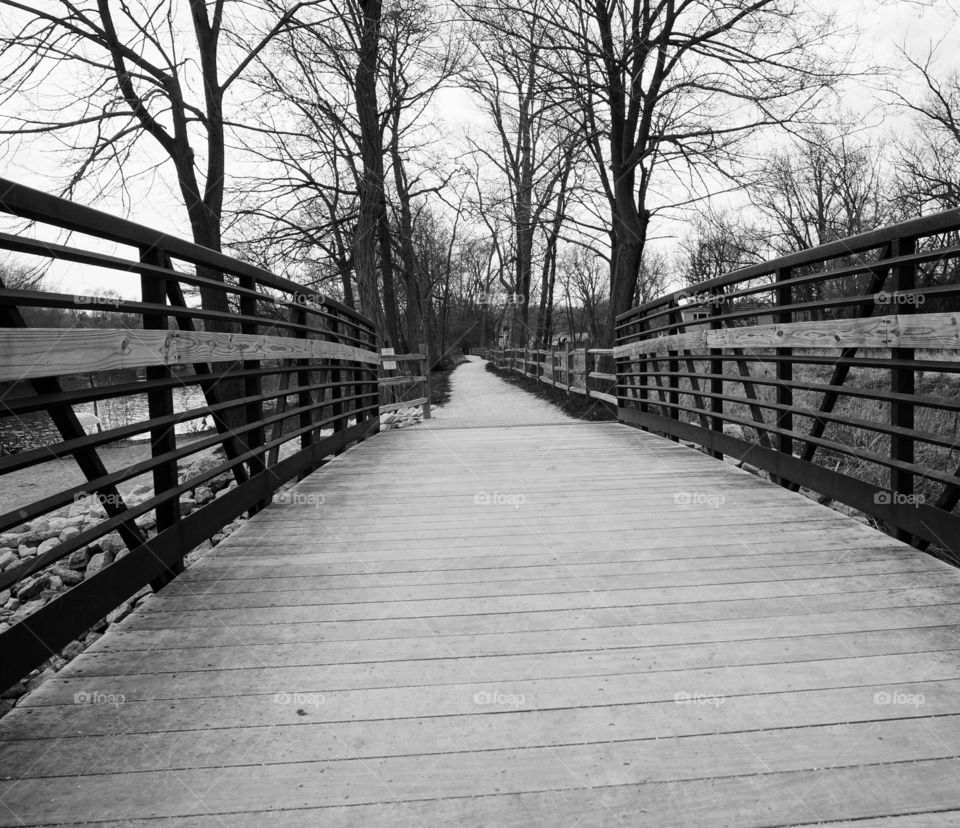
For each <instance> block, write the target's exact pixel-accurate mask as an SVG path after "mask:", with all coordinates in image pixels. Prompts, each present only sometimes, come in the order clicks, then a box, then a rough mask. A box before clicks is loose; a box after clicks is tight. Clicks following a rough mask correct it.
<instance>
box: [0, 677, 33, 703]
mask: <svg viewBox="0 0 960 828" xmlns="http://www.w3.org/2000/svg"><path fill="white" fill-rule="evenodd" d="M26 692H27V684H26V682H25V681H23V680H21V681H18V682H17V683H16V684H11V685H10V686H9V687H8V688H7V689H6V690H4V691H3V692H2V693H0V699H19V698H20V697H21V696H22V695H23V694H24V693H26Z"/></svg>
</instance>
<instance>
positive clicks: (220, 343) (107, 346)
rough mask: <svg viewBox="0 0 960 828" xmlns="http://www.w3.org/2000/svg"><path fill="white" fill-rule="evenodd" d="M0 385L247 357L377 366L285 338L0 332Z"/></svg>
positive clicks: (364, 354) (370, 357) (353, 353)
mask: <svg viewBox="0 0 960 828" xmlns="http://www.w3.org/2000/svg"><path fill="white" fill-rule="evenodd" d="M0 353H2V354H3V355H4V362H3V364H0V381H12V382H16V381H18V380H23V379H29V378H31V377H42V376H45V375H47V374H49V373H50V369H51V366H56V369H57V373H58V374H86V373H89V372H90V371H107V370H115V369H121V368H142V367H145V366H150V365H167V366H174V365H190V364H192V363H194V362H228V361H238V360H239V361H242V360H247V359H343V360H351V361H356V362H363V363H367V364H371V365H378V364H379V361H380V360H379V357H378V355H377V353H376V352H375V351H368V350H365V349H363V348H357V347H354V346H352V345H341V344H340V343H337V342H325V341H321V340H313V339H299V338H293V337H284V336H257V335H253V334H232V333H211V332H205V331H204V332H199V331H198V332H193V331H145V330H140V329H123V328H119V329H98V328H91V329H82V330H81V329H61V328H22V329H18V330H17V329H0Z"/></svg>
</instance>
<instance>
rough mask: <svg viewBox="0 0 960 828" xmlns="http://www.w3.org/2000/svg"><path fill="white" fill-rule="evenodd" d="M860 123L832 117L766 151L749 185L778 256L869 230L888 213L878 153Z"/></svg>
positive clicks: (881, 159) (879, 153)
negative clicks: (786, 144)
mask: <svg viewBox="0 0 960 828" xmlns="http://www.w3.org/2000/svg"><path fill="white" fill-rule="evenodd" d="M861 133H862V128H857V127H854V126H853V125H852V123H851V121H850V120H849V119H842V118H841V119H837V122H836V124H835V125H834V126H833V127H832V128H829V129H828V128H826V127H822V126H817V127H813V128H810V129H806V130H801V131H800V132H799V133H798V135H797V141H796V143H795V145H794V147H793V148H792V149H788V150H786V151H779V152H776V153H774V154H773V155H771V156H770V157H769V158H768V159H767V161H766V162H765V163H764V164H763V165H762V167H761V169H760V172H759V176H758V180H757V181H756V182H754V184H753V185H752V186H751V187H750V188H749V189H748V194H749V196H750V199H751V201H752V202H753V204H754V206H755V207H756V208H757V209H758V210H759V211H760V212H761V214H762V215H763V216H764V217H765V218H766V219H767V220H768V221H769V222H770V223H771V226H772V232H771V244H772V247H773V249H774V252H775V253H777V254H780V255H783V254H786V253H792V252H794V251H797V250H806V249H808V248H811V247H817V246H818V245H821V244H826V243H827V242H831V241H835V240H836V239H843V238H846V237H848V236H853V235H855V234H857V233H862V232H864V231H866V230H872V229H873V228H875V227H878V226H880V225H882V224H885V223H887V222H888V221H889V220H891V218H892V215H893V214H892V210H891V208H890V200H889V198H888V196H887V193H886V192H885V191H884V186H883V185H884V180H885V169H884V161H883V153H882V150H881V149H880V148H877V147H874V146H873V145H871V144H870V142H869V141H868V140H865V139H864V138H862V137H861Z"/></svg>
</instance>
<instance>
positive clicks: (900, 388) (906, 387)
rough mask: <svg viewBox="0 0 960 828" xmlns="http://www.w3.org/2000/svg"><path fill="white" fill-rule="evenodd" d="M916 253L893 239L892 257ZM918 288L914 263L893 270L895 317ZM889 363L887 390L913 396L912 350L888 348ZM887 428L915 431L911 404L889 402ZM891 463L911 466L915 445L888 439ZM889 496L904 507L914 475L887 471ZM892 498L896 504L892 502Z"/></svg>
mask: <svg viewBox="0 0 960 828" xmlns="http://www.w3.org/2000/svg"><path fill="white" fill-rule="evenodd" d="M916 251H917V244H916V240H915V239H912V238H905V239H896V240H895V241H894V242H893V246H892V249H891V255H892V256H893V257H894V258H896V257H898V256H910V255H912V254H913V253H916ZM916 287H917V266H916V264H914V263H913V262H910V263H908V264H901V265H897V266H896V267H895V268H894V269H893V290H894V294H893V296H894V300H895V301H894V303H893V307H894V309H895V311H896V312H897V313H898V314H901V313H903V314H908V313H912V312H913V310H914V307H915V303H914V302H912V301H901V299H903V300H906V299H907V298H913V297H904V296H901V295H900V294H902V292H904V291H912V290H915V289H916ZM890 359H891V361H892V363H893V364H892V367H891V369H890V390H891V391H892V392H893V393H894V394H905V395H908V396H911V397H912V396H913V395H914V394H915V393H916V382H915V376H914V369H913V367H912V366H907V365H904V364H903V363H909V362H912V361H913V359H914V349H913V348H891V350H890ZM890 425H892V426H893V427H894V428H900V429H905V430H912V429H913V428H914V408H913V402H912V401H906V402H899V401H897V400H890ZM890 459H891V460H897V461H900V462H902V463H913V462H914V441H913V437H910V436H908V435H906V434H891V435H890ZM890 492H891V501H892V502H899V503H907V502H909V499H910V498H911V497H912V496H913V493H914V475H913V472H910V471H906V470H904V469H890ZM894 498H895V500H894ZM895 536H896V538H897V539H898V540H902V541H906V542H908V543H909V542H910V541H911V539H912V535H911V534H910V533H909V532H907V531H905V530H903V529H897V530H896V532H895Z"/></svg>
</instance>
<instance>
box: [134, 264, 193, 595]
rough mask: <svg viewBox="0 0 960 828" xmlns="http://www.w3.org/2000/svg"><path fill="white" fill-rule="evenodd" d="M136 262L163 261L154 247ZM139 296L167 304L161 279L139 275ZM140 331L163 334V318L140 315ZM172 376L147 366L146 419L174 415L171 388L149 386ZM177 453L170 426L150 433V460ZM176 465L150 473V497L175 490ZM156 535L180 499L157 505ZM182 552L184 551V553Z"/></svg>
mask: <svg viewBox="0 0 960 828" xmlns="http://www.w3.org/2000/svg"><path fill="white" fill-rule="evenodd" d="M140 261H141V262H142V263H143V264H146V265H152V266H156V267H163V266H164V265H165V263H166V257H165V255H164V253H163V251H162V250H159V249H157V248H156V247H143V248H141V249H140ZM140 295H141V297H142V299H143V301H144V302H146V303H150V304H156V305H165V304H166V303H167V291H166V286H165V284H164V281H163V279H160V278H157V277H155V276H148V275H146V274H142V275H141V276H140ZM143 329H144V330H145V331H165V330H167V314H165V313H163V312H162V311H150V312H145V313H144V314H143ZM171 376H173V372H172V371H171V369H170V367H169V366H167V365H157V366H151V367H148V368H147V369H146V377H147V384H148V390H147V408H148V411H149V415H150V418H151V419H153V418H155V417H167V416H170V415H172V414H173V413H174V410H175V409H174V403H173V388H171V387H167V388H151V387H149V385H150V383H152V382H154V381H156V380H165V379H168V378H169V377H171ZM176 450H177V434H176V428H175V426H174V424H173V423H171V424H169V425H166V426H157V427H155V428H151V429H150V453H151V456H152V457H158V456H160V455H162V454H167V453H169V452H174V451H176ZM177 475H178V469H177V461H176V460H175V459H174V460H166V461H164V462H163V463H161V464H160V465H158V466H155V467H154V469H153V493H154V495H156V496H160V495H162V494H163V493H164V492H169V491H170V490H171V489H175V488H176V487H177V485H178V484H179V482H180V481H179V479H178V477H177ZM156 518H157V533H158V534H159V533H160V532H162V531H164V530H165V529H169V528H170V527H171V526H173V525H174V524H175V523H176V522H177V521H178V520H179V519H180V498H178V497H171V498H169V499H167V500H166V501H164V502H163V503H160V504H158V505H157V508H156ZM184 551H186V550H184ZM183 569H184V567H183V559H182V558H180V559H178V560H177V561H176V562H175V563H174V564H172V565H171V566H170V567H168V568H167V569H166V571H164V572H163V573H162V574H161V575H159V576H157V577H156V578H155V579H154V580H153V581H151V582H150V586H151V587H152V588H153V589H154V590H158V589H161V588H162V587H163V586H165V585H166V584H168V583H169V582H170V581H171V580H173V578H175V577H176V576H177V575H179V574H180V573H181V572H183Z"/></svg>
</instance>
